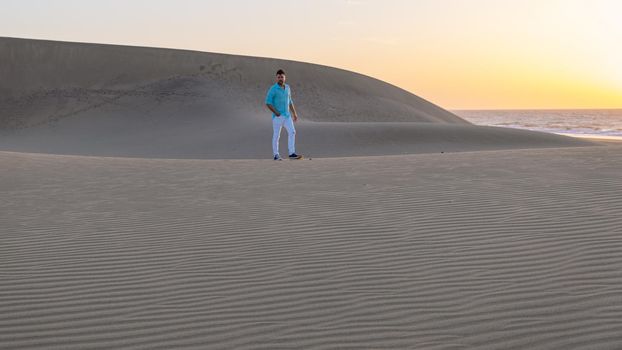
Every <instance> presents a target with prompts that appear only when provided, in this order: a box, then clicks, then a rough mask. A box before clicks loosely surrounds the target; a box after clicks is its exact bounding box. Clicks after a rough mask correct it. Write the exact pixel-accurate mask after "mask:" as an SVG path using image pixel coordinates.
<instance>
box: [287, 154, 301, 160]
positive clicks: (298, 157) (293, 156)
mask: <svg viewBox="0 0 622 350" xmlns="http://www.w3.org/2000/svg"><path fill="white" fill-rule="evenodd" d="M289 157H290V158H292V159H300V158H302V156H299V155H297V154H296V153H292V154H290V155H289Z"/></svg>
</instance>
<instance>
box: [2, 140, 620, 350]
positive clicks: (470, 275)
mask: <svg viewBox="0 0 622 350" xmlns="http://www.w3.org/2000/svg"><path fill="white" fill-rule="evenodd" d="M621 151H622V148H621V146H615V145H612V146H596V147H581V148H556V149H538V150H514V151H512V150H504V151H489V152H464V153H453V154H420V155H405V156H391V157H350V158H330V159H312V160H304V161H290V160H287V161H283V162H274V161H270V160H162V159H128V158H104V157H77V156H60V155H41V154H27V153H11V152H1V153H0V164H2V165H3V169H4V170H3V175H2V184H3V197H4V198H10V199H11V200H10V201H6V200H5V201H2V208H1V210H0V213H1V214H0V220H1V223H2V227H3V232H4V233H3V236H2V238H1V242H2V244H0V261H1V263H0V275H2V278H1V279H0V312H1V314H2V317H1V318H0V339H1V341H0V344H1V345H2V347H3V348H7V349H9V348H10V349H22V348H28V349H39V348H40V349H84V348H117V349H118V348H125V349H146V348H149V349H159V348H162V349H170V348H196V349H301V348H304V349H330V348H352V349H363V348H375V349H388V348H401V349H415V348H416V349H463V348H478V349H514V348H516V349H519V348H520V349H526V348H529V349H554V348H555V349H560V348H563V349H584V348H590V349H615V348H620V347H621V346H622V336H621V334H622V290H621V289H622V276H621V275H620V271H622V260H621V259H620V256H622V241H621V240H620V235H621V234H622V231H621V227H622V215H620V214H621V213H622V197H620V193H622V182H621V181H620V177H619V174H620V173H621V172H622V165H621V164H622V152H621Z"/></svg>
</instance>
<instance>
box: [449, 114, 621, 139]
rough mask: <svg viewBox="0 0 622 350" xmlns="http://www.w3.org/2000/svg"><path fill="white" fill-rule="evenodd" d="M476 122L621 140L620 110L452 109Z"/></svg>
mask: <svg viewBox="0 0 622 350" xmlns="http://www.w3.org/2000/svg"><path fill="white" fill-rule="evenodd" d="M452 112H453V113H455V114H456V115H458V116H460V117H462V118H464V119H466V120H468V121H470V122H471V123H473V124H478V125H491V126H501V127H507V128H518V129H528V130H535V131H544V132H550V133H555V134H562V135H569V136H576V137H600V138H610V139H621V140H622V109H560V110H552V109H546V110H455V111H452Z"/></svg>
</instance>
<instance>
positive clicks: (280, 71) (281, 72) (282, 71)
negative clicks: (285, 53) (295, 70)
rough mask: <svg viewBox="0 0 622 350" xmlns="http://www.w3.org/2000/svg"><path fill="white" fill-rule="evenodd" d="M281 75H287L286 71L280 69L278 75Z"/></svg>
mask: <svg viewBox="0 0 622 350" xmlns="http://www.w3.org/2000/svg"><path fill="white" fill-rule="evenodd" d="M279 74H283V75H285V71H284V70H282V69H279V70H277V71H276V75H279Z"/></svg>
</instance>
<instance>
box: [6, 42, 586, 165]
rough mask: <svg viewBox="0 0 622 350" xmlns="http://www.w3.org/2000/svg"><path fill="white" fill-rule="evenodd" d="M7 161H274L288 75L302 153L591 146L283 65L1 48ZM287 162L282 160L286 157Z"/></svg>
mask: <svg viewBox="0 0 622 350" xmlns="http://www.w3.org/2000/svg"><path fill="white" fill-rule="evenodd" d="M0 58H2V61H3V62H5V64H3V65H2V66H1V67H0V74H2V76H3V77H4V79H3V80H2V81H1V82H0V93H1V94H0V96H1V97H0V150H5V151H22V152H37V153H55V154H77V155H95V156H126V157H138V158H198V159H215V158H236V159H252V158H254V159H259V158H270V157H271V156H272V151H271V143H270V139H271V134H272V127H271V122H270V113H268V111H267V110H266V108H265V106H264V104H263V101H264V98H265V93H266V91H267V89H268V87H269V86H270V85H271V84H273V83H274V72H275V71H276V69H277V68H284V69H285V70H286V71H287V72H288V76H289V77H290V80H289V82H290V84H291V86H292V89H293V94H294V100H295V101H296V104H297V106H298V107H297V109H298V110H299V112H300V115H301V118H302V121H301V122H300V123H299V124H298V127H297V128H298V131H299V134H298V144H299V146H300V147H299V149H300V150H301V152H302V153H307V154H311V155H313V156H318V157H343V156H348V155H351V156H365V155H389V154H412V153H440V152H457V151H474V150H492V149H512V148H538V147H560V146H585V145H589V144H590V143H589V141H585V140H576V139H572V138H568V137H561V136H556V135H550V134H544V133H536V132H529V131H524V130H513V129H506V128H492V127H479V126H474V125H472V124H470V123H468V122H467V121H465V120H463V119H461V118H459V117H457V116H456V115H454V114H452V113H451V112H448V111H446V110H444V109H442V108H440V107H438V106H436V105H434V104H432V103H430V102H428V101H425V100H423V99H421V98H420V97H418V96H415V95H413V94H411V93H409V92H407V91H404V90H402V89H400V88H398V87H395V86H393V85H390V84H387V83H385V82H382V81H380V80H377V79H373V78H370V77H366V76H364V75H361V74H357V73H354V72H348V71H344V70H341V69H335V68H331V67H326V66H320V65H314V64H308V63H301V62H293V61H286V60H278V59H270V58H259V57H244V56H235V55H224V54H215V53H204V52H193V51H184V50H168V49H156V48H141V47H128V46H115V45H97V44H84V43H66V42H54V41H42V40H27V39H12V38H0ZM283 153H285V152H283Z"/></svg>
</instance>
